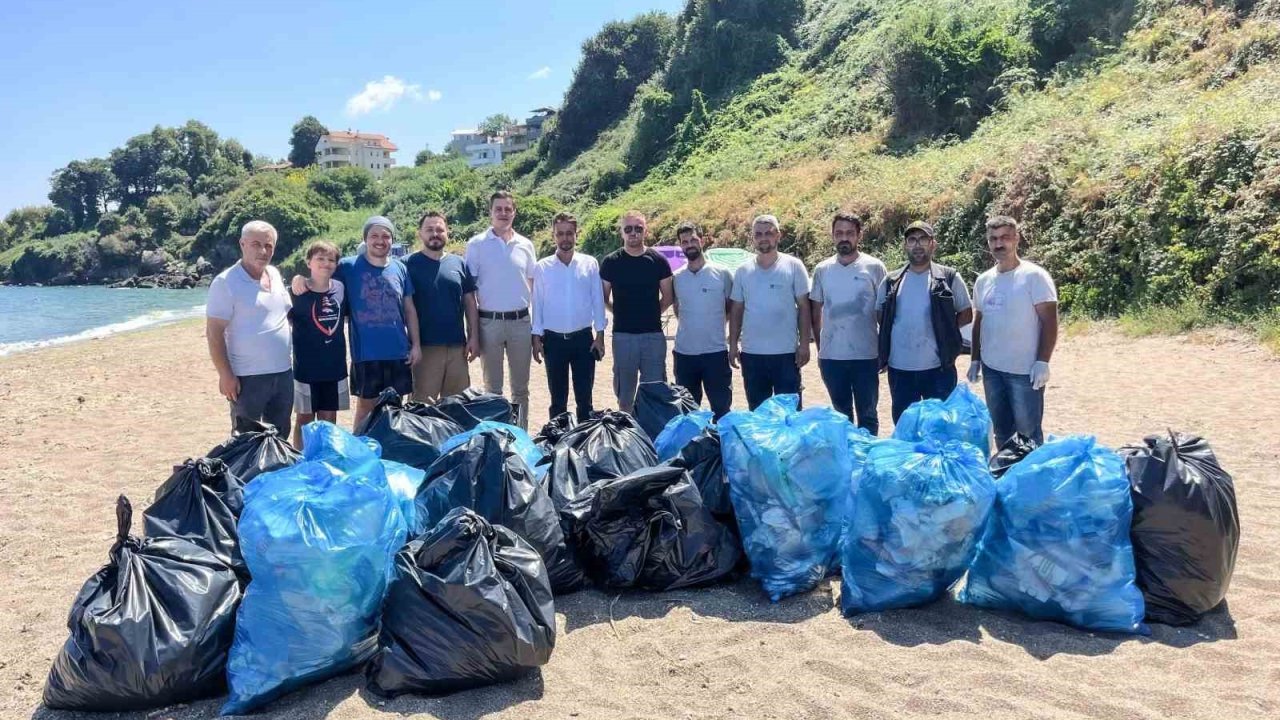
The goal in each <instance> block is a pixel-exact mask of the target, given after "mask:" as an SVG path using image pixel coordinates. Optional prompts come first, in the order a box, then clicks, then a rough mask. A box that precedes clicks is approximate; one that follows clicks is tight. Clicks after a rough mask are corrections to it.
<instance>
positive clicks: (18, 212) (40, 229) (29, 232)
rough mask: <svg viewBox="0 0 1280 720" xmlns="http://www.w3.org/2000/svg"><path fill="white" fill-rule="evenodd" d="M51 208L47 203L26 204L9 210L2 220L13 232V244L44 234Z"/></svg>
mask: <svg viewBox="0 0 1280 720" xmlns="http://www.w3.org/2000/svg"><path fill="white" fill-rule="evenodd" d="M52 212H53V208H52V207H50V206H49V205H28V206H27V207H20V208H17V209H15V210H10V211H9V214H8V215H6V216H5V217H4V222H5V224H7V225H8V226H9V227H10V229H11V230H10V232H12V234H13V244H15V245H16V244H18V243H20V242H23V241H24V240H33V239H35V238H38V237H41V236H42V235H44V231H45V227H46V225H47V224H48V221H49V214H50V213H52Z"/></svg>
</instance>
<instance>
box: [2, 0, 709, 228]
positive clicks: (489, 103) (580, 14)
mask: <svg viewBox="0 0 1280 720" xmlns="http://www.w3.org/2000/svg"><path fill="white" fill-rule="evenodd" d="M0 5H2V6H3V7H0V68H3V72H4V76H5V80H4V87H3V90H2V91H0V92H2V93H3V110H0V157H3V158H4V159H5V164H4V172H3V173H0V215H2V214H3V213H6V212H8V211H9V210H10V209H12V208H14V207H17V206H20V205H32V204H42V203H46V202H48V199H47V197H46V195H47V193H48V179H49V175H50V174H51V173H52V172H53V171H54V170H55V169H57V168H59V167H62V166H63V165H65V164H66V163H68V162H70V161H71V160H75V159H81V158H90V157H96V156H105V155H106V154H107V153H109V152H110V151H111V149H112V148H114V147H116V146H118V145H121V144H123V142H124V141H125V140H126V139H127V138H129V137H130V136H132V135H136V134H138V133H141V132H145V131H147V130H149V129H150V128H151V127H152V126H153V125H157V124H159V125H165V126H173V125H181V124H182V123H183V122H185V121H186V120H188V119H191V118H194V119H196V120H200V121H201V122H204V123H205V124H207V125H209V126H210V127H212V128H213V129H214V130H216V131H217V132H218V134H219V135H221V136H222V137H234V138H237V139H238V140H240V142H242V143H243V144H244V145H245V146H246V147H247V148H249V149H250V150H251V151H253V152H254V153H261V154H266V155H270V156H272V157H283V156H285V155H286V154H287V153H288V141H289V129H290V128H291V127H292V126H293V124H294V123H295V122H296V121H297V120H298V119H299V118H301V117H302V116H303V115H308V114H310V115H315V116H316V117H318V118H320V121H321V122H323V123H325V124H326V125H327V126H328V127H329V128H330V129H334V130H337V129H346V128H351V129H353V130H356V129H359V130H363V131H372V132H381V133H384V134H386V135H387V136H389V137H390V138H391V139H392V141H393V142H395V143H396V144H397V145H398V146H399V147H400V151H399V152H398V153H397V154H396V160H397V162H399V163H400V164H406V165H408V164H412V163H413V156H414V155H415V154H416V153H417V152H418V150H420V149H422V147H423V146H424V145H430V147H431V148H432V149H433V150H437V151H439V150H440V149H441V148H442V147H443V146H444V143H445V142H446V141H447V140H448V137H449V132H450V131H451V130H453V129H455V128H459V127H465V126H474V125H475V124H476V123H477V122H479V121H480V120H482V119H483V118H484V117H485V116H487V115H490V114H493V113H497V112H505V113H507V114H509V115H512V116H515V117H520V118H523V117H525V116H526V115H527V114H528V111H529V110H532V109H533V108H536V107H540V106H544V105H551V106H555V105H558V104H559V103H560V100H561V98H562V97H563V95H564V91H565V89H566V88H567V87H568V84H569V81H570V79H571V78H572V76H573V69H574V67H575V66H576V65H577V62H578V58H579V55H580V50H581V45H582V41H583V40H585V39H586V38H588V37H590V36H591V35H592V34H594V33H595V32H596V31H597V30H599V29H600V27H601V26H602V25H604V23H606V22H608V21H609V20H615V19H626V18H631V17H634V16H635V15H637V14H639V13H642V12H645V11H647V10H665V11H667V12H677V11H679V9H680V8H681V7H682V6H683V5H684V0H547V1H542V0H526V1H525V2H512V1H510V0H496V1H488V2H484V1H480V2H460V1H455V2H401V3H391V2H375V1H373V0H366V1H364V2H319V1H312V2H276V1H274V0H257V1H256V2H253V1H250V2H245V1H242V0H224V1H208V0H203V1H196V0H168V2H162V1H161V0H153V1H152V2H120V1H118V0H93V1H89V0H80V1H79V2H66V1H61V0H45V1H43V2H35V1H32V0H3V2H2V3H0Z"/></svg>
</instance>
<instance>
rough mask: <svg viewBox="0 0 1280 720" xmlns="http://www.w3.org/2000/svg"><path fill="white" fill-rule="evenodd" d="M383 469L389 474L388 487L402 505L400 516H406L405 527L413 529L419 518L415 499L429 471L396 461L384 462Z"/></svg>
mask: <svg viewBox="0 0 1280 720" xmlns="http://www.w3.org/2000/svg"><path fill="white" fill-rule="evenodd" d="M382 469H383V471H384V472H386V474H387V485H388V486H390V487H391V492H392V494H394V495H395V496H396V500H397V501H399V503H400V514H401V515H403V516H404V524H405V527H407V528H409V529H412V528H413V527H414V526H415V522H416V520H417V516H418V508H417V506H416V505H415V504H414V499H415V498H417V497H418V489H419V488H421V487H422V481H423V480H424V479H426V477H427V471H426V470H419V469H418V468H416V467H413V466H410V465H405V464H404V463H398V462H396V461H394V460H383V461H382Z"/></svg>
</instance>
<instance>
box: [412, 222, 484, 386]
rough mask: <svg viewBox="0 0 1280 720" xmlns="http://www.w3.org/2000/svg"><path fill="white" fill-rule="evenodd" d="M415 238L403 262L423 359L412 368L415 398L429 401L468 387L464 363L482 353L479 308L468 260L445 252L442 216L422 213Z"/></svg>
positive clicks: (446, 238)
mask: <svg viewBox="0 0 1280 720" xmlns="http://www.w3.org/2000/svg"><path fill="white" fill-rule="evenodd" d="M418 239H419V240H420V241H421V242H422V249H421V250H419V251H418V252H416V253H413V254H412V255H410V256H409V257H408V258H407V259H406V260H405V267H407V268H408V270H409V279H410V280H411V281H412V283H413V304H414V306H415V307H416V308H417V311H418V336H419V339H420V340H421V342H422V359H421V360H419V361H418V363H417V364H415V365H414V366H413V398H414V399H415V400H418V401H420V402H432V403H433V402H436V401H438V400H439V399H440V398H442V397H447V396H449V395H455V394H457V393H460V392H462V391H463V390H466V389H467V388H468V387H470V385H471V373H470V372H469V371H468V369H467V363H469V362H470V361H472V360H474V359H475V358H476V356H478V355H479V354H480V338H479V336H478V332H479V328H480V310H479V306H477V305H476V281H475V278H474V277H473V276H472V275H471V272H470V271H469V270H467V263H466V261H465V260H463V259H462V257H460V256H458V255H454V254H453V253H447V252H445V251H444V247H445V245H447V244H448V243H449V223H448V222H447V221H446V219H445V217H444V214H443V213H440V212H436V211H434V210H432V211H429V212H427V213H425V214H424V215H423V216H422V218H421V219H419V220H418ZM464 317H465V318H466V323H465V325H464V324H463V318H464Z"/></svg>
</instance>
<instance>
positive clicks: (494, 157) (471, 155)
mask: <svg viewBox="0 0 1280 720" xmlns="http://www.w3.org/2000/svg"><path fill="white" fill-rule="evenodd" d="M464 152H465V154H466V156H467V165H469V166H471V167H473V168H474V167H481V166H483V165H501V164H502V143H500V142H481V143H476V144H474V145H468V146H467V147H466V150H465V151H464Z"/></svg>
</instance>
